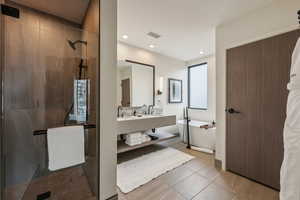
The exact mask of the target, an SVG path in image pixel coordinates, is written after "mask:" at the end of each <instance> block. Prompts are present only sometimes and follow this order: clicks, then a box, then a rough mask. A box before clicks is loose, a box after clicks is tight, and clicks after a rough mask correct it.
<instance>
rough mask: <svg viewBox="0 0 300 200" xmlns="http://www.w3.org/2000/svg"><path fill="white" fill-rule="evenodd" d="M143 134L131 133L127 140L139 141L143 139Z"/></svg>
mask: <svg viewBox="0 0 300 200" xmlns="http://www.w3.org/2000/svg"><path fill="white" fill-rule="evenodd" d="M141 136H142V133H131V134H128V135H126V139H139V138H141Z"/></svg>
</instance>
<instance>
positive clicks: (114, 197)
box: [106, 194, 118, 200]
mask: <svg viewBox="0 0 300 200" xmlns="http://www.w3.org/2000/svg"><path fill="white" fill-rule="evenodd" d="M106 200H118V194H116V195H114V196H112V197H109V198H108V199H106Z"/></svg>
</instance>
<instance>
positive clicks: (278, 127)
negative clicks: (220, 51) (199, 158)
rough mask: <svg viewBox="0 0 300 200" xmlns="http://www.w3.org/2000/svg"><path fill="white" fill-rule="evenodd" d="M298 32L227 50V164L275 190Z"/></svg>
mask: <svg viewBox="0 0 300 200" xmlns="http://www.w3.org/2000/svg"><path fill="white" fill-rule="evenodd" d="M299 36H300V32H299V31H293V32H289V33H285V34H282V35H279V36H275V37H272V38H268V39H265V40H262V41H258V42H254V43H251V44H247V45H244V46H241V47H236V48H233V49H229V50H227V139H226V140H227V142H226V152H227V156H226V157H227V161H226V163H227V169H228V170H230V171H232V172H235V173H237V174H240V175H242V176H245V177H248V178H250V179H253V180H255V181H258V182H261V183H263V184H266V185H268V186H270V187H273V188H276V189H279V187H280V167H281V163H282V160H283V127H284V121H285V113H286V102H287V95H288V91H287V89H286V86H287V83H288V81H289V71H290V66H291V56H292V52H293V49H294V47H295V44H296V42H297V39H298V37H299ZM230 108H232V109H231V110H229V111H230V112H228V109H230ZM233 111H236V112H233Z"/></svg>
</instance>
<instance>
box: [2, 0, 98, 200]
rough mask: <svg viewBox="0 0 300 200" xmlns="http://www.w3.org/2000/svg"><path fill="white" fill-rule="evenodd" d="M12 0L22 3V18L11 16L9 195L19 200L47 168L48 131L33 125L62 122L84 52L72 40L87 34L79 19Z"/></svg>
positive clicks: (6, 100) (7, 142)
mask: <svg viewBox="0 0 300 200" xmlns="http://www.w3.org/2000/svg"><path fill="white" fill-rule="evenodd" d="M9 3H10V4H12V5H13V6H14V7H19V8H20V10H21V18H20V19H14V18H11V17H5V26H6V32H5V43H6V44H5V49H6V54H5V65H4V97H5V98H4V109H5V110H4V112H5V120H4V132H5V142H4V143H5V145H6V146H5V147H4V149H5V154H6V166H5V168H6V177H5V178H6V195H7V197H6V199H9V200H15V199H16V200H19V199H21V197H22V195H23V194H24V192H25V191H26V189H27V185H28V184H29V183H30V181H31V180H32V178H33V177H34V178H37V177H39V176H41V175H42V172H43V171H45V169H46V168H47V166H46V153H47V152H46V141H45V136H33V134H32V133H33V130H39V129H46V128H49V127H57V126H62V125H63V121H64V117H65V114H66V112H67V111H68V110H69V108H70V106H71V104H72V99H73V80H74V79H75V75H76V74H77V73H76V70H77V69H78V65H79V63H80V58H81V56H82V53H83V52H82V49H81V48H77V50H76V51H74V50H72V49H71V48H70V47H69V46H68V44H67V39H69V40H72V41H74V40H79V39H82V32H81V31H80V29H79V28H80V26H79V25H77V24H73V23H69V22H67V21H64V20H62V19H60V18H56V17H54V16H51V15H47V14H43V13H41V12H38V11H34V10H32V9H29V8H25V7H21V6H18V5H16V4H13V3H11V2H9ZM96 57H97V56H96ZM94 62H95V61H94ZM95 75H96V73H94V74H93V73H91V77H93V76H95ZM94 81H96V78H93V80H92V82H94ZM93 84H94V83H93ZM92 89H93V88H92ZM93 106H95V104H93ZM93 106H92V107H93ZM94 110H95V108H94Z"/></svg>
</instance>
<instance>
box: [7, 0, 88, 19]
mask: <svg viewBox="0 0 300 200" xmlns="http://www.w3.org/2000/svg"><path fill="white" fill-rule="evenodd" d="M12 1H14V2H16V3H18V4H21V5H25V6H27V7H30V8H34V9H37V10H40V11H43V12H46V13H49V14H52V15H56V16H59V17H62V18H64V19H67V20H69V21H72V22H75V23H77V24H81V23H82V21H83V18H84V17H85V13H86V10H87V8H88V5H89V1H90V0H12Z"/></svg>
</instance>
